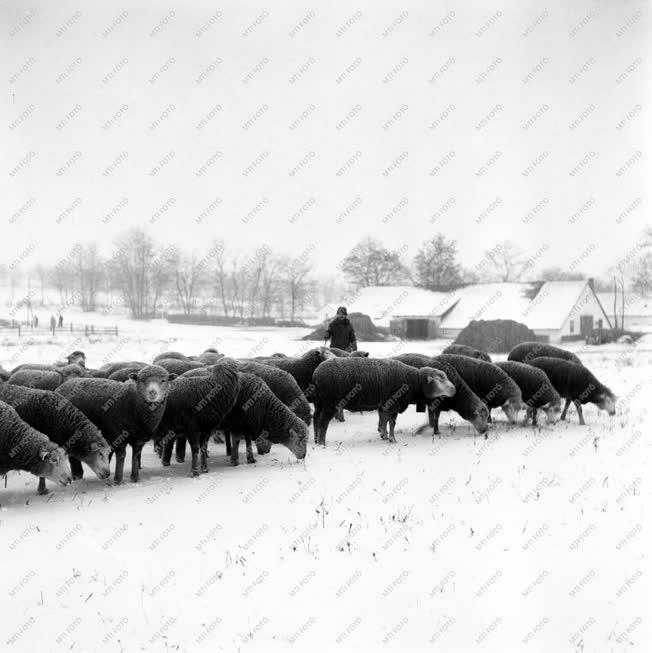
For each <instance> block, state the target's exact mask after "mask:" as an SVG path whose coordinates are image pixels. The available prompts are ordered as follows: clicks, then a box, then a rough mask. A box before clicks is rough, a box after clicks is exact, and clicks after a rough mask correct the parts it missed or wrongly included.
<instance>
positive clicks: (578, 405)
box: [573, 399, 586, 426]
mask: <svg viewBox="0 0 652 653" xmlns="http://www.w3.org/2000/svg"><path fill="white" fill-rule="evenodd" d="M573 403H574V404H575V408H577V414H578V415H579V417H580V424H581V425H582V426H586V422H585V421H584V414H583V413H582V402H581V401H580V400H579V399H576V400H575V401H574V402H573Z"/></svg>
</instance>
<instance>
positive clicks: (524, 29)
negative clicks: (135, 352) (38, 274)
mask: <svg viewBox="0 0 652 653" xmlns="http://www.w3.org/2000/svg"><path fill="white" fill-rule="evenodd" d="M105 4H113V3H100V2H96V1H95V0H90V1H89V0H87V1H86V2H83V3H69V2H56V3H55V2H40V3H39V2H35V3H24V2H14V1H11V2H5V3H3V4H2V8H1V9H0V12H1V13H0V16H1V18H0V20H1V21H2V23H3V28H4V32H3V34H4V36H3V39H2V52H1V53H0V54H1V56H0V66H1V67H2V70H3V76H4V79H5V80H6V93H5V94H4V97H3V104H2V116H3V120H4V122H5V124H6V125H7V129H6V131H5V139H3V147H2V148H1V153H0V156H1V157H2V165H3V167H4V169H5V172H4V176H3V179H4V182H3V186H4V185H6V189H4V190H3V192H2V197H3V200H4V202H3V203H4V207H3V209H4V222H3V226H2V238H1V239H0V256H1V257H2V260H4V261H7V262H11V261H14V260H16V259H18V258H21V255H22V256H23V258H25V259H26V261H27V265H31V264H32V263H36V262H38V261H47V262H56V261H57V260H58V259H59V258H61V257H62V256H65V254H66V252H67V251H68V250H69V248H70V247H71V246H72V244H73V243H74V242H76V241H90V240H96V241H99V242H100V243H102V244H103V247H105V248H108V245H109V243H110V242H111V240H112V239H113V238H114V237H115V235H116V234H118V233H120V232H121V231H123V230H125V229H126V228H127V227H129V226H132V225H141V226H147V225H149V227H150V228H151V229H152V230H153V231H154V232H155V233H156V235H157V236H158V237H159V238H160V240H161V241H162V242H175V243H178V244H181V245H185V246H187V247H189V248H195V249H197V250H198V251H200V250H201V249H204V248H206V247H207V246H208V244H209V243H210V240H211V239H212V238H213V237H219V238H223V239H224V240H225V241H226V243H227V245H229V246H230V247H232V248H233V249H248V248H250V247H251V248H253V247H255V246H260V245H263V244H267V245H269V246H271V247H273V248H275V249H279V250H284V251H286V252H288V253H291V252H295V253H296V254H297V255H298V254H301V253H302V252H303V251H304V250H306V249H308V248H312V249H314V253H313V255H312V257H313V261H314V262H315V265H316V268H317V270H318V271H319V272H320V273H323V274H328V273H331V272H333V271H334V266H335V264H336V262H337V260H338V259H339V258H341V257H342V256H343V255H344V254H345V253H346V252H347V251H348V249H349V248H350V247H351V246H352V245H353V244H354V243H355V242H357V241H358V240H359V239H360V238H362V237H364V236H367V235H373V236H375V237H377V238H379V239H380V240H381V241H383V242H384V243H386V244H387V245H388V246H391V247H393V248H396V249H402V251H403V253H404V255H405V256H406V258H411V257H412V256H413V255H414V254H415V253H416V249H417V248H418V246H419V244H420V243H421V242H422V241H423V240H425V239H427V238H429V237H430V236H432V235H433V234H434V233H436V232H437V231H443V232H445V233H446V234H448V235H449V236H450V237H453V238H455V239H457V241H458V243H459V251H460V257H461V260H462V262H463V263H464V264H465V265H466V266H467V267H473V265H474V264H475V263H477V261H478V260H479V259H480V257H481V254H482V252H483V250H485V249H487V248H488V247H491V246H492V245H494V244H495V243H497V242H499V241H502V240H504V239H510V240H513V241H515V242H516V243H518V244H519V245H520V246H521V247H522V249H523V250H524V252H525V253H526V254H527V255H528V256H531V257H536V260H537V264H538V266H539V267H546V266H550V265H560V266H563V267H566V268H575V269H580V270H583V271H587V272H592V273H603V272H604V271H605V270H606V269H607V267H608V266H609V265H611V264H614V263H617V262H618V261H619V260H620V259H621V258H622V257H623V256H625V255H626V254H627V253H628V252H629V251H631V249H632V247H634V246H635V245H636V243H637V242H638V236H639V234H640V232H641V230H642V228H643V226H644V225H645V224H646V222H648V223H649V220H647V219H646V217H647V216H648V211H649V208H648V197H647V188H648V187H649V181H650V179H649V174H648V173H649V169H650V168H649V148H648V144H649V128H648V126H647V125H648V124H649V114H648V113H647V112H648V110H649V99H650V74H649V72H650V69H649V64H648V51H647V50H648V45H647V44H648V43H649V42H650V36H651V34H650V24H649V13H648V3H647V2H634V1H630V2H622V1H617V0H611V1H608V2H607V1H606V0H604V1H598V2H594V1H589V0H574V1H573V2H564V3H562V2H554V3H549V4H546V3H541V2H538V1H536V2H535V1H529V0H509V1H505V2H500V3H496V4H492V3H487V2H454V3H453V2H451V3H445V4H444V3H438V2H404V3H396V2H393V3H389V2H378V1H377V0H374V1H371V0H366V1H364V2H358V3H357V4H350V3H345V2H339V3H329V5H328V6H325V5H324V3H314V4H313V5H310V4H307V3H303V2H302V3H298V2H283V3H271V2H270V3H268V4H259V3H252V2H228V3H223V4H221V5H219V8H216V6H215V5H214V4H213V3H209V2H197V1H193V0H189V1H187V2H183V3H176V4H174V5H173V4H168V3H165V2H161V1H159V0H157V1H153V0H151V1H146V2H140V3H129V2H128V1H127V2H125V3H123V4H122V5H121V6H120V7H117V6H114V7H110V8H107V7H105V6H104V5H105ZM278 5H281V6H278ZM123 8H124V11H123ZM623 120H624V121H625V122H624V123H623V124H621V125H620V127H619V123H620V122H621V121H623ZM202 121H203V122H202ZM483 166H484V168H483ZM338 172H339V174H338ZM639 198H640V199H639ZM583 206H584V207H585V210H584V211H581V207H583ZM347 207H350V208H349V209H348V210H347ZM628 207H629V209H628ZM202 214H204V215H203V216H202ZM483 214H484V217H483ZM576 261H580V262H579V263H574V262H576Z"/></svg>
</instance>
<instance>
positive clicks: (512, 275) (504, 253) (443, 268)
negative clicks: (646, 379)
mask: <svg viewBox="0 0 652 653" xmlns="http://www.w3.org/2000/svg"><path fill="white" fill-rule="evenodd" d="M644 242H646V243H647V244H646V245H643V246H642V247H641V248H640V249H641V250H642V251H641V252H640V253H639V255H638V256H637V257H636V259H634V260H632V261H631V262H630V264H629V265H628V270H627V273H626V274H624V273H623V271H622V269H620V268H622V266H621V265H620V266H617V268H618V269H616V270H615V272H614V274H611V273H610V274H609V278H607V279H597V280H596V286H597V289H599V290H604V291H607V290H610V289H611V281H612V278H613V277H614V275H615V274H618V275H619V276H620V277H622V279H621V280H620V283H621V285H622V284H625V283H626V282H627V283H629V284H630V286H631V287H632V289H633V290H634V291H636V292H637V293H639V294H641V295H648V294H652V232H650V231H647V232H646V234H645V237H644ZM544 252H545V249H544V248H543V247H542V248H541V250H540V251H539V252H537V254H535V255H533V256H530V257H528V256H526V255H525V254H524V253H523V251H522V250H521V248H520V247H519V246H518V245H516V244H515V243H513V242H511V241H509V240H507V241H504V242H502V243H498V244H496V245H495V246H494V247H492V248H491V249H488V250H486V251H485V252H484V254H483V256H482V258H481V259H480V261H479V262H478V263H477V264H476V265H474V266H463V265H462V264H461V262H460V261H459V259H458V251H457V243H456V241H455V240H452V239H449V238H447V237H446V236H445V235H444V234H441V233H440V234H436V235H435V236H434V237H432V238H430V239H429V240H427V241H425V242H424V243H423V244H422V245H421V247H420V248H419V249H418V251H417V253H416V255H415V256H414V258H413V259H412V261H405V260H404V259H403V257H402V255H401V252H400V251H395V250H391V249H389V248H387V247H385V246H384V245H383V244H382V243H381V242H379V241H378V240H375V239H373V238H365V239H363V240H361V241H360V242H359V243H358V244H357V245H355V246H354V247H353V248H352V249H351V250H350V251H349V253H348V254H347V255H346V256H345V258H344V259H343V261H342V263H341V264H340V268H341V270H342V271H343V272H344V274H345V275H346V276H347V278H348V279H349V281H350V282H351V283H352V284H353V285H354V286H356V287H366V286H378V285H380V286H392V285H402V284H406V285H415V286H419V287H421V288H427V289H428V290H440V291H446V290H450V289H452V288H456V287H459V286H461V285H463V284H467V283H478V282H490V281H502V282H508V281H526V280H536V281H576V280H580V279H584V278H586V276H587V275H586V274H585V273H583V272H582V271H581V270H578V269H575V267H573V266H571V267H570V269H563V268H560V267H549V268H543V269H541V268H540V266H539V265H538V263H539V260H538V259H539V255H540V253H544Z"/></svg>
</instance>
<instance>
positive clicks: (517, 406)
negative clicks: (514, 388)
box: [502, 393, 523, 424]
mask: <svg viewBox="0 0 652 653" xmlns="http://www.w3.org/2000/svg"><path fill="white" fill-rule="evenodd" d="M522 407H523V399H522V397H521V395H520V393H519V394H518V396H516V395H515V396H513V397H510V398H509V399H508V400H507V401H506V402H505V403H504V404H503V405H502V409H503V412H504V413H505V415H507V419H508V420H509V421H510V422H511V423H512V424H516V420H517V419H518V411H519V410H521V409H522Z"/></svg>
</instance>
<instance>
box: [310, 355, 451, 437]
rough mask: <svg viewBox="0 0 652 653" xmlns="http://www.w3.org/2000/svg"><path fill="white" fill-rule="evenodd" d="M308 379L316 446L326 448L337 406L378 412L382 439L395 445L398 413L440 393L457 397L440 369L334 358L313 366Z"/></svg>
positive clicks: (424, 402) (363, 359) (365, 359)
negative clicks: (312, 387) (310, 379)
mask: <svg viewBox="0 0 652 653" xmlns="http://www.w3.org/2000/svg"><path fill="white" fill-rule="evenodd" d="M312 381H313V386H314V391H313V398H314V402H315V415H314V418H313V419H314V430H315V442H316V443H317V444H324V445H325V444H326V431H327V429H328V424H329V422H330V420H331V419H332V418H333V416H334V415H335V413H336V412H337V409H338V407H343V408H348V409H349V410H358V411H365V410H379V411H380V413H379V414H380V418H381V424H380V434H381V437H382V438H383V439H384V440H385V439H389V441H390V442H396V439H395V438H394V426H395V425H396V417H397V415H398V414H399V413H402V412H403V411H404V410H405V409H406V408H407V407H408V406H409V405H410V404H415V403H416V404H426V403H428V402H430V401H431V400H432V399H434V398H435V397H437V396H439V395H446V396H452V395H453V394H454V393H455V386H454V385H453V384H452V383H451V382H450V381H449V380H448V378H447V377H446V375H445V374H444V373H443V372H442V371H441V370H436V369H433V368H429V367H424V368H422V369H420V370H417V369H415V368H414V367H411V366H409V365H405V364H404V363H401V362H399V361H395V360H388V359H380V358H333V359H331V360H328V361H326V362H325V363H323V364H322V365H319V366H318V367H317V369H316V370H315V373H314V375H313V380H312ZM388 422H389V435H388V434H387V423H388Z"/></svg>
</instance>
